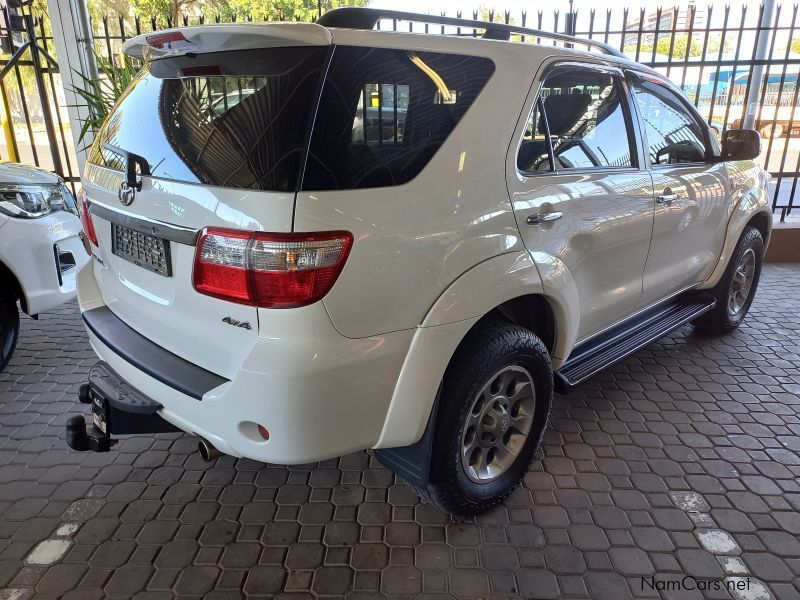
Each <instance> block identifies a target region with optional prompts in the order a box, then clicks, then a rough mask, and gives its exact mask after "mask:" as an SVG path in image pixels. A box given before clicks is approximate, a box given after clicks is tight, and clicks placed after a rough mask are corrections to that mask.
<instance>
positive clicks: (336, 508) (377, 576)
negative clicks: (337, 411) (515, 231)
mask: <svg viewBox="0 0 800 600" xmlns="http://www.w3.org/2000/svg"><path fill="white" fill-rule="evenodd" d="M798 340H800V265H787V266H768V267H766V268H765V270H764V275H763V280H762V285H761V289H760V290H759V293H758V295H757V297H756V301H755V303H754V304H753V308H752V310H751V312H750V316H749V317H748V320H747V322H746V324H745V325H744V326H743V327H742V328H741V329H740V330H739V331H737V332H736V333H734V334H731V335H728V336H726V337H723V338H717V339H715V338H708V337H700V336H696V335H694V334H693V332H692V329H691V327H685V328H683V329H681V330H679V331H677V332H675V333H674V334H672V335H671V336H669V337H668V338H665V339H663V340H661V341H660V342H658V343H655V344H652V345H650V346H649V347H648V348H646V349H645V350H642V351H641V352H639V353H637V354H636V355H634V356H633V357H631V358H629V359H627V360H625V361H624V362H623V363H621V364H619V365H617V366H615V367H614V368H612V369H610V370H609V371H607V372H605V373H603V374H602V375H600V376H598V377H595V378H594V379H592V380H591V381H589V382H588V383H586V384H585V385H583V386H581V387H580V389H579V390H577V391H576V392H575V393H573V394H571V395H570V396H568V397H558V398H557V399H556V403H555V419H554V427H553V430H552V431H551V432H549V434H548V436H547V439H546V445H545V448H544V456H543V458H540V459H538V460H537V461H536V463H535V464H534V466H533V468H532V470H531V472H530V473H529V475H528V476H527V477H526V478H525V483H524V486H523V487H521V488H520V489H518V490H517V491H516V492H515V493H514V494H513V495H512V497H511V498H510V499H509V501H508V502H507V503H506V505H505V506H502V507H500V508H497V509H496V510H494V511H492V512H490V513H488V514H486V515H483V516H481V517H479V518H477V519H475V520H474V521H467V522H453V521H451V520H450V519H449V518H448V517H447V516H445V515H443V514H442V513H440V512H438V511H437V510H435V509H433V508H431V507H430V506H427V505H423V504H420V502H419V501H418V499H417V497H416V496H414V494H412V493H411V492H409V491H408V489H406V488H405V487H404V486H403V485H401V484H398V483H396V482H395V481H394V479H393V476H392V475H391V474H390V473H389V472H388V471H386V470H385V469H383V468H381V466H380V465H379V464H378V463H377V462H376V461H375V460H374V459H373V458H372V457H370V456H369V455H368V454H367V453H359V454H354V455H351V456H346V457H344V458H342V459H339V460H332V461H327V462H324V463H321V464H319V465H309V466H307V467H302V468H290V469H287V468H283V467H274V466H265V465H262V464H258V463H255V462H252V461H247V460H238V461H237V460H234V459H232V458H222V459H220V460H219V461H217V463H216V464H215V465H213V466H209V465H207V464H205V463H203V462H202V461H201V460H200V457H199V456H198V455H197V453H196V452H195V442H194V441H193V440H192V439H191V438H189V437H188V436H177V435H157V436H139V437H133V438H129V439H125V440H124V441H122V442H121V443H120V444H119V446H118V447H117V449H116V450H115V451H113V452H111V453H108V454H80V453H75V452H71V451H69V450H68V449H67V447H66V445H65V443H64V439H63V428H64V423H65V421H66V419H67V417H68V416H70V415H72V414H75V413H76V412H79V411H82V410H83V407H82V405H79V404H77V402H76V401H75V397H76V392H77V387H78V384H79V383H80V382H82V381H83V380H84V377H85V374H86V372H87V370H88V369H89V367H90V366H91V365H92V364H93V363H94V362H95V358H94V356H93V354H92V351H91V349H90V347H89V345H88V343H87V340H86V337H85V335H84V333H83V327H82V325H81V323H80V319H79V317H78V315H77V312H76V307H75V305H74V304H73V305H69V306H67V307H64V308H63V309H62V310H60V311H57V312H54V313H51V314H47V315H42V318H41V320H40V321H38V322H37V321H32V320H30V319H26V320H25V321H24V323H23V332H22V337H21V340H20V344H19V348H18V350H17V353H16V356H15V357H14V359H13V361H12V363H11V365H10V367H9V368H7V369H6V371H5V372H4V373H2V374H0V590H2V591H0V598H2V599H8V598H27V597H29V596H32V595H34V594H35V595H36V597H39V598H50V597H53V598H55V597H60V596H63V597H65V598H66V597H68V598H79V599H81V600H87V599H91V598H101V597H109V598H117V597H118V598H130V597H134V596H135V597H137V598H172V597H176V596H179V597H186V598H189V597H195V598H199V597H203V596H205V597H206V598H239V597H242V596H243V595H246V596H248V597H258V596H271V595H273V594H278V593H280V592H284V595H283V596H282V597H286V598H289V597H297V598H302V597H315V596H316V597H321V596H328V597H343V596H345V595H348V594H349V597H350V598H379V597H388V598H403V597H414V596H420V595H422V594H424V595H425V596H426V597H431V598H433V597H447V595H448V594H449V595H450V596H451V597H457V598H487V597H490V596H491V597H497V598H512V597H523V598H556V597H563V598H593V599H595V600H603V599H606V598H608V599H610V600H621V599H623V598H626V597H629V596H637V597H639V596H642V597H648V598H658V597H659V596H661V597H663V598H681V599H683V598H686V599H690V598H701V597H704V596H705V597H709V598H728V597H731V595H730V594H729V592H728V591H725V590H724V589H723V590H711V591H704V592H701V591H698V590H694V591H687V590H683V591H680V590H671V591H656V590H650V589H648V588H647V587H645V589H644V590H643V589H642V577H645V578H649V577H655V580H656V581H659V582H662V583H664V585H668V584H669V582H675V581H680V580H681V578H682V577H683V576H684V575H689V576H691V577H692V578H694V579H692V580H688V581H687V582H688V583H692V582H698V584H697V585H703V584H702V580H704V579H713V580H717V581H719V580H722V578H723V577H725V576H726V575H728V576H729V577H736V576H740V577H742V578H746V577H748V576H749V577H751V580H750V581H751V588H750V595H738V596H737V595H734V596H733V597H734V598H756V597H767V598H768V597H770V595H771V596H772V597H774V598H777V599H780V600H784V599H791V598H798V597H800V592H798V588H799V587H800V578H799V577H798V575H800V541H798V535H799V534H800V485H799V482H800V479H798V476H800V371H799V370H798V365H800V342H799V341H798ZM46 540H47V541H46ZM42 542H44V544H42ZM728 581H729V582H735V581H736V580H735V579H729V580H728ZM741 581H742V582H744V581H746V579H742V580H741ZM760 582H763V585H764V586H766V587H763V588H760V587H758V586H761V585H762V583H760ZM672 585H674V583H673V584H672ZM734 594H735V593H734ZM759 594H761V596H759Z"/></svg>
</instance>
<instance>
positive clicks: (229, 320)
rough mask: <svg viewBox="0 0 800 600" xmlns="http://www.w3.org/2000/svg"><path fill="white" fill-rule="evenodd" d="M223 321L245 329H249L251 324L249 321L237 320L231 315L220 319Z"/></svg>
mask: <svg viewBox="0 0 800 600" xmlns="http://www.w3.org/2000/svg"><path fill="white" fill-rule="evenodd" d="M222 322H223V323H227V324H228V325H233V326H234V327H241V328H242V329H247V330H248V331H250V330H251V329H252V326H251V325H250V321H237V320H236V319H234V318H233V317H225V318H224V319H222Z"/></svg>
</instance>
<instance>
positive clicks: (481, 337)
mask: <svg viewBox="0 0 800 600" xmlns="http://www.w3.org/2000/svg"><path fill="white" fill-rule="evenodd" d="M552 395H553V373H552V367H551V365H550V355H549V353H548V351H547V348H546V347H545V346H544V344H543V343H542V341H541V340H540V339H539V338H538V337H536V336H535V335H534V334H533V333H531V332H530V331H529V330H527V329H524V328H522V327H518V326H516V325H514V324H512V323H509V322H506V321H503V320H500V319H496V320H494V319H490V320H487V321H485V322H483V323H479V324H478V325H477V326H476V328H475V329H474V330H473V331H471V332H470V334H469V335H468V337H467V338H466V339H465V341H464V343H462V345H461V346H460V347H459V350H458V352H457V353H456V355H455V356H454V357H453V360H452V361H451V363H450V366H449V367H448V368H447V372H446V373H445V376H444V382H443V388H442V395H441V397H440V405H439V411H438V415H437V422H436V430H435V437H434V441H433V454H432V457H431V475H430V483H429V484H428V486H427V489H426V490H421V491H422V492H423V495H425V496H427V497H428V498H429V499H430V500H431V501H433V502H434V503H435V504H437V505H438V506H439V507H440V508H442V509H443V510H445V511H447V512H449V513H452V514H456V515H465V516H466V515H473V514H476V513H479V512H482V511H484V510H486V509H488V508H491V507H492V506H494V505H496V504H498V503H500V502H502V501H503V499H505V498H506V497H507V496H508V495H509V494H510V493H511V492H512V491H513V490H514V488H516V487H517V485H519V482H520V481H521V480H522V478H523V477H524V476H525V473H527V471H528V468H529V467H530V464H531V461H532V460H533V457H534V454H535V453H536V451H537V450H538V448H539V447H540V445H541V442H542V438H543V436H544V432H545V428H546V426H547V421H548V418H549V415H550V406H551V403H552Z"/></svg>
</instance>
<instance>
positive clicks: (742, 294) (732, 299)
mask: <svg viewBox="0 0 800 600" xmlns="http://www.w3.org/2000/svg"><path fill="white" fill-rule="evenodd" d="M755 272H756V253H755V252H754V251H753V249H752V248H748V249H747V250H746V251H745V252H744V254H742V257H741V258H740V259H739V264H738V265H736V272H735V273H734V275H733V282H731V289H730V292H729V293H728V314H729V315H730V316H732V317H735V316H736V315H738V314H739V313H740V312H742V309H743V308H744V306H745V304H747V299H748V298H749V297H750V292H751V291H752V289H753V279H754V276H755Z"/></svg>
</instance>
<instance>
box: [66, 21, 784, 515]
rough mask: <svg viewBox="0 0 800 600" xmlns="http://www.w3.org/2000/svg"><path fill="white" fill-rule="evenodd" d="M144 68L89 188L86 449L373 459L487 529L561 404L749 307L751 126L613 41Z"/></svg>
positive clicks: (388, 35) (198, 39)
mask: <svg viewBox="0 0 800 600" xmlns="http://www.w3.org/2000/svg"><path fill="white" fill-rule="evenodd" d="M381 18H392V19H405V20H409V21H411V20H424V21H427V22H434V23H435V24H436V25H437V27H438V26H441V27H442V29H443V30H444V31H445V33H447V32H456V28H457V27H459V28H461V32H462V33H464V32H465V31H466V28H470V29H469V33H470V34H471V33H472V28H476V29H482V30H483V31H485V33H484V34H483V36H482V37H478V36H473V35H469V36H463V35H462V36H459V35H424V34H414V33H394V32H387V31H373V30H372V27H373V26H374V25H375V24H376V23H377V22H378V20H379V19H381ZM519 36H526V37H527V39H528V40H529V41H531V40H534V39H536V38H537V37H539V38H541V39H545V37H546V38H547V39H546V43H545V44H542V45H538V44H535V43H521V42H520V41H518V38H519ZM551 38H553V39H555V41H557V42H561V43H562V46H563V47H558V46H555V45H553V39H551ZM581 44H582V45H585V46H588V48H589V50H594V51H580V50H577V49H575V48H573V46H578V45H581ZM125 49H126V52H128V53H129V54H131V55H133V56H136V57H143V58H144V59H145V61H146V64H147V67H146V68H145V69H143V71H142V72H141V73H140V74H139V76H138V77H137V78H136V79H135V81H134V83H133V84H132V85H131V87H130V89H129V90H128V91H127V92H126V94H125V96H124V97H123V98H122V100H121V101H120V103H119V105H118V106H117V108H116V110H115V111H114V113H113V115H112V116H111V117H110V118H109V120H108V121H107V122H106V123H105V125H104V127H103V129H102V131H101V132H100V133H99V136H98V139H97V140H96V143H95V144H94V147H93V149H92V152H91V157H90V164H89V166H88V168H87V169H86V172H85V177H84V182H83V186H84V190H85V194H84V196H83V198H82V199H81V204H82V205H83V207H84V209H85V210H88V217H87V219H86V222H87V232H86V233H87V236H88V237H89V238H90V239H91V243H92V245H91V252H92V256H93V258H94V260H93V261H92V264H91V265H90V266H87V267H86V268H84V269H83V270H82V271H81V272H80V274H79V284H78V295H79V300H80V306H81V310H82V311H83V318H84V320H85V322H86V325H87V328H88V331H89V335H90V338H91V342H92V345H93V346H94V348H95V350H96V352H97V354H98V355H99V356H100V358H101V359H102V361H103V362H100V363H98V365H97V366H96V367H95V368H94V369H93V370H92V372H91V375H90V381H89V383H87V384H86V385H84V387H83V388H82V390H81V399H82V400H83V401H84V402H87V403H92V405H93V408H92V410H93V418H94V426H92V427H90V428H88V430H87V428H86V426H85V424H84V420H83V417H82V416H76V417H73V418H72V419H71V420H70V422H69V424H68V440H69V443H70V445H71V446H72V447H73V448H76V449H81V450H84V449H93V450H107V449H108V448H109V447H110V446H111V445H112V444H113V440H112V439H111V434H125V433H135V432H157V431H171V430H183V431H186V432H190V433H192V434H194V435H197V436H198V437H199V438H200V440H201V441H200V449H201V452H202V453H203V455H204V456H205V457H206V458H213V457H214V456H216V455H217V453H218V452H222V453H225V454H229V455H232V456H244V457H249V458H252V459H255V460H260V461H265V462H273V463H282V464H292V463H308V462H312V461H318V460H322V459H327V458H330V457H335V456H340V455H343V454H346V453H349V452H353V451H357V450H362V449H365V448H369V449H374V451H375V454H376V455H377V456H378V458H379V459H380V460H381V461H382V462H383V463H384V464H385V465H386V466H387V467H389V468H391V469H392V470H394V471H395V472H396V473H398V474H400V475H401V476H402V477H403V478H404V479H406V480H407V481H408V482H410V483H411V484H412V485H413V486H415V487H416V489H417V490H418V491H419V492H420V493H421V494H423V495H425V496H427V497H428V498H430V499H431V500H432V501H434V502H435V503H436V504H438V505H439V506H441V507H442V508H444V509H445V510H447V511H450V512H452V513H461V514H469V513H474V512H477V511H480V510H483V509H486V508H487V507H489V506H492V505H493V504H496V503H497V502H499V501H501V500H502V499H503V498H504V497H505V496H507V495H508V494H509V493H510V491H511V490H512V489H513V488H514V487H515V486H516V485H517V484H518V482H519V481H520V479H521V478H522V477H523V475H524V474H525V472H526V471H527V469H528V468H529V465H530V463H531V460H532V459H533V456H534V454H535V452H536V450H537V448H538V447H539V444H540V442H541V439H542V435H543V432H544V430H545V427H546V425H547V421H548V415H549V413H550V407H551V402H552V399H553V390H554V387H555V389H556V390H566V389H568V388H569V387H571V386H573V385H575V384H577V383H578V382H580V381H582V380H584V379H586V378H587V377H589V376H591V375H593V374H594V373H596V372H598V371H599V370H600V369H602V368H604V367H605V366H607V365H609V364H610V363H612V362H614V361H616V360H618V359H620V358H622V357H624V356H626V355H627V354H630V353H631V352H633V351H635V350H636V349H638V348H641V347H642V346H644V345H645V344H647V343H648V342H650V341H652V340H654V339H656V338H657V337H659V336H661V335H663V334H664V333H666V332H668V331H670V330H672V329H674V328H676V327H678V326H680V325H683V324H684V323H687V322H693V323H695V324H696V326H697V327H701V328H703V329H705V330H708V331H712V332H724V331H728V330H730V329H733V328H734V327H736V326H737V325H738V324H739V323H740V322H741V320H742V319H743V318H744V316H745V314H746V313H747V310H748V307H749V305H750V302H751V301H752V298H753V294H754V292H755V289H756V285H757V283H758V277H759V271H760V267H761V259H762V256H763V253H764V247H765V245H766V243H767V240H768V237H769V234H770V227H771V222H772V221H771V215H770V210H769V208H768V202H767V196H766V184H767V177H766V175H765V174H764V172H763V171H762V170H761V169H760V168H759V167H758V166H757V165H756V164H755V163H753V162H752V160H751V159H752V158H754V157H755V156H756V155H757V153H758V149H759V145H760V140H759V138H758V134H756V133H755V132H749V131H735V132H727V134H726V136H725V138H724V139H723V141H722V147H720V145H719V143H718V142H717V141H716V138H715V137H714V136H713V135H712V134H711V132H710V129H709V127H708V126H707V125H706V124H704V123H703V121H702V119H701V118H700V117H699V116H698V114H697V112H696V111H695V110H694V108H693V107H692V106H691V105H690V104H689V103H688V102H687V101H686V99H685V98H684V97H683V96H682V95H681V94H680V93H679V92H678V91H676V90H675V88H674V87H673V86H672V85H671V84H670V83H669V82H668V81H667V80H665V79H664V78H663V77H662V76H660V75H658V74H657V73H656V72H654V71H652V70H650V69H648V68H646V67H643V66H641V65H639V64H636V63H633V62H631V61H628V60H626V59H625V58H624V57H622V56H621V55H620V54H619V53H618V52H616V51H614V50H613V49H611V48H609V47H608V46H605V45H603V44H600V43H596V42H591V41H588V40H579V39H576V38H569V37H564V36H558V35H553V34H546V33H543V32H537V31H533V30H520V29H517V28H515V27H512V26H504V25H496V24H488V23H481V22H472V21H461V20H455V19H446V18H440V17H430V16H422V15H409V14H404V13H387V12H380V11H377V10H371V9H341V10H336V11H332V12H330V13H328V14H326V15H325V16H324V17H323V19H321V20H320V21H319V22H318V23H316V24H302V23H275V24H272V23H270V24H260V25H255V24H237V25H211V26H201V27H191V28H185V29H175V30H169V31H166V32H159V33H154V34H147V35H145V36H139V37H137V38H135V39H132V40H130V41H128V42H127V44H126V47H125ZM598 50H599V52H598Z"/></svg>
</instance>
